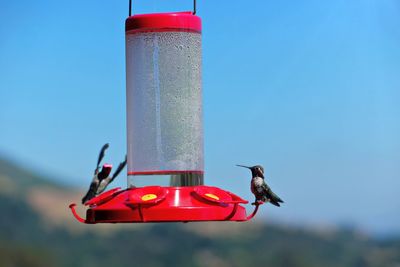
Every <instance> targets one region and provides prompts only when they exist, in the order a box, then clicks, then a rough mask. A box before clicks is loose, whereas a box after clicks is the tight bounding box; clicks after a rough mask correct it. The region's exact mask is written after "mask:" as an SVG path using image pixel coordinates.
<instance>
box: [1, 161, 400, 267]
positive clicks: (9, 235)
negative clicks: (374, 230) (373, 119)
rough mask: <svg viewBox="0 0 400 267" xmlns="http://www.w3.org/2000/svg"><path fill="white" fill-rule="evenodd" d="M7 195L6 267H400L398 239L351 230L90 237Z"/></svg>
mask: <svg viewBox="0 0 400 267" xmlns="http://www.w3.org/2000/svg"><path fill="white" fill-rule="evenodd" d="M0 177H12V179H14V180H15V181H19V182H21V183H22V184H24V185H25V186H26V190H28V191H29V190H30V188H31V187H32V188H34V187H35V186H37V185H38V184H40V185H43V184H45V186H46V187H51V186H53V184H52V183H47V182H46V180H45V179H42V178H40V177H39V176H37V175H34V174H32V173H30V172H29V171H25V170H22V169H20V168H18V167H17V166H15V165H13V164H10V163H9V162H7V161H5V160H0ZM54 186H56V187H60V186H59V185H54ZM64 190H65V191H68V190H71V189H68V188H65V189H64ZM4 192H6V191H4V190H3V191H1V190H0V210H1V211H2V216H1V219H0V266H85V267H90V266H93V267H94V266H96V267H102V266H125V265H128V264H129V266H155V267H161V266H221V267H224V266H276V267H279V266H285V267H288V266H307V267H312V266H328V267H329V266H332V267H340V266H360V267H361V266H362V267H364V266H377V267H378V266H393V267H398V266H400V239H391V240H389V239H387V240H375V239H372V238H370V237H368V236H365V235H362V234H360V233H358V232H357V231H353V230H344V229H342V230H340V229H339V230H335V229H326V230H318V231H313V230H306V229H301V228H288V227H280V226H278V225H269V224H260V223H254V222H252V223H188V224H183V223H170V224H148V225H139V226H138V225H126V227H124V228H118V225H111V226H110V227H111V228H118V230H114V231H110V232H109V233H107V232H105V231H107V229H105V228H104V227H101V226H100V227H99V226H98V225H88V226H84V228H85V229H91V230H92V231H76V232H74V231H71V230H70V229H69V228H66V227H62V226H53V227H49V225H48V224H47V223H46V221H47V220H46V218H45V217H43V215H42V214H41V213H38V212H37V211H36V210H35V209H33V208H32V206H31V205H30V204H29V203H28V202H27V201H26V199H25V198H16V197H15V196H14V197H11V196H10V194H8V193H4ZM68 204H69V203H67V202H66V203H65V209H66V210H67V206H68ZM74 224H78V222H74ZM93 229H94V230H93ZM97 229H98V231H97ZM108 229H110V228H108Z"/></svg>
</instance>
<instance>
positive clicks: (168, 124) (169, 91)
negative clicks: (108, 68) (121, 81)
mask: <svg viewBox="0 0 400 267" xmlns="http://www.w3.org/2000/svg"><path fill="white" fill-rule="evenodd" d="M126 64H127V65H126V71H127V72H126V77H127V79H126V80H127V131H128V132H127V138H128V187H132V186H145V185H171V186H190V185H200V184H203V173H204V159H203V118H202V114H203V112H202V85H201V34H200V33H198V32H187V31H178V30H176V31H175V30H168V31H133V32H127V34H126Z"/></svg>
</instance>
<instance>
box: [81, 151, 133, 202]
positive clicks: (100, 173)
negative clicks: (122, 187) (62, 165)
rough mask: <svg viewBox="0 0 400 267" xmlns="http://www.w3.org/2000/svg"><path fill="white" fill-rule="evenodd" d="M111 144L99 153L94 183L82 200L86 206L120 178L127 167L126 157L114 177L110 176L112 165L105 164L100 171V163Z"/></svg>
mask: <svg viewBox="0 0 400 267" xmlns="http://www.w3.org/2000/svg"><path fill="white" fill-rule="evenodd" d="M108 147H109V144H108V143H107V144H105V145H104V146H103V147H102V148H101V150H100V153H99V157H98V159H97V166H96V169H95V170H94V175H93V179H92V182H91V183H90V187H89V190H88V192H87V193H86V195H85V196H84V197H83V198H82V204H85V203H86V202H87V201H89V200H91V199H92V198H94V197H95V196H97V195H98V194H100V193H102V192H103V191H104V190H105V189H106V187H107V186H108V185H109V184H110V183H111V182H112V181H114V179H115V178H116V177H117V176H118V174H119V173H120V172H121V171H122V169H123V168H124V167H125V165H126V156H125V161H123V162H121V163H120V164H119V165H118V167H117V170H116V171H115V172H114V174H113V175H111V176H110V173H111V170H112V165H111V164H107V163H106V164H103V166H102V167H101V170H100V162H101V161H102V159H103V158H104V155H105V151H106V150H107V149H108Z"/></svg>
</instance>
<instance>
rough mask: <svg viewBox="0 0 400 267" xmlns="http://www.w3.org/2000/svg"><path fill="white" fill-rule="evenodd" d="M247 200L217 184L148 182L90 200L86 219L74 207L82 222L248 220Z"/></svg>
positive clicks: (256, 208) (73, 210)
mask: <svg viewBox="0 0 400 267" xmlns="http://www.w3.org/2000/svg"><path fill="white" fill-rule="evenodd" d="M246 203H248V201H246V200H244V199H242V198H240V197H238V196H237V195H235V194H233V193H231V192H229V191H225V190H223V189H220V188H218V187H214V186H204V185H199V186H185V187H161V186H146V187H137V188H130V189H126V190H119V189H112V190H110V191H107V192H104V193H103V194H101V195H99V196H97V197H96V198H93V199H92V200H90V202H89V203H87V204H88V205H89V209H87V211H86V219H84V218H81V217H80V216H79V215H78V214H77V213H76V211H75V206H76V204H71V205H70V208H71V210H72V213H73V215H74V216H75V218H76V219H77V220H78V221H80V222H82V223H90V224H92V223H145V222H194V221H242V222H243V221H248V220H250V219H251V218H253V217H254V215H255V214H256V213H257V210H258V205H256V207H255V210H254V211H253V213H252V214H251V215H249V216H247V215H246V210H245V208H244V207H243V206H242V205H241V204H246Z"/></svg>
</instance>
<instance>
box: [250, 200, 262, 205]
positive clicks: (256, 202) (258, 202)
mask: <svg viewBox="0 0 400 267" xmlns="http://www.w3.org/2000/svg"><path fill="white" fill-rule="evenodd" d="M262 204H264V201H262V200H257V201H254V202H253V203H251V205H253V206H259V205H262Z"/></svg>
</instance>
